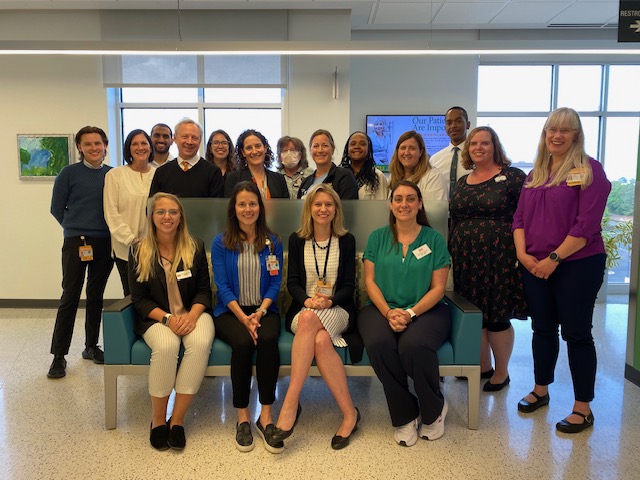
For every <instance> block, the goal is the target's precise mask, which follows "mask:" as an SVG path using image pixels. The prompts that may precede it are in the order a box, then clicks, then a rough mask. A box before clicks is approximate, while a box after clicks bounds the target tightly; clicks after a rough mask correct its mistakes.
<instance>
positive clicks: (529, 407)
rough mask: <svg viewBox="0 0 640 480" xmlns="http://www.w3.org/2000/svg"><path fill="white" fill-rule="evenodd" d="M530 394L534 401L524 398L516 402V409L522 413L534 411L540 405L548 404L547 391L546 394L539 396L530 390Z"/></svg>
mask: <svg viewBox="0 0 640 480" xmlns="http://www.w3.org/2000/svg"><path fill="white" fill-rule="evenodd" d="M531 395H533V396H534V397H536V401H535V402H528V401H526V400H525V399H524V398H523V399H522V400H520V401H519V402H518V410H519V411H521V412H522V413H531V412H535V411H536V410H537V409H539V408H540V407H544V406H545V405H549V399H550V398H549V393H548V392H547V394H546V395H543V396H540V395H538V394H537V393H536V392H531Z"/></svg>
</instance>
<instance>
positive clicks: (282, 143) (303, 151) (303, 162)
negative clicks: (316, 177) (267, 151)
mask: <svg viewBox="0 0 640 480" xmlns="http://www.w3.org/2000/svg"><path fill="white" fill-rule="evenodd" d="M289 142H291V143H293V146H294V147H295V149H296V150H298V151H299V152H300V163H298V169H300V170H304V169H305V168H309V160H308V159H307V147H305V146H304V143H303V142H302V140H300V139H299V138H296V137H289V136H287V135H285V136H284V137H281V138H280V140H278V144H277V145H276V163H275V167H276V169H278V170H281V169H282V168H284V167H283V166H282V163H281V162H280V154H281V153H282V150H284V147H286V146H287V144H288V143H289Z"/></svg>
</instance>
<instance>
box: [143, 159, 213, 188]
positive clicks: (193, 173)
mask: <svg viewBox="0 0 640 480" xmlns="http://www.w3.org/2000/svg"><path fill="white" fill-rule="evenodd" d="M157 192H165V193H172V194H174V195H177V196H178V197H222V194H223V193H224V179H223V178H222V172H221V171H220V169H219V168H218V167H216V166H215V165H214V164H213V163H210V162H207V161H206V160H205V159H204V158H202V157H200V160H199V161H198V162H197V163H196V164H195V165H194V166H193V167H191V168H190V169H189V170H187V171H186V172H185V171H184V170H182V167H181V166H180V165H179V164H178V160H177V159H176V160H173V161H171V162H167V163H165V164H164V165H161V166H159V167H158V169H157V170H156V173H155V175H154V176H153V180H152V182H151V189H150V190H149V196H150V197H152V196H153V195H154V194H155V193H157Z"/></svg>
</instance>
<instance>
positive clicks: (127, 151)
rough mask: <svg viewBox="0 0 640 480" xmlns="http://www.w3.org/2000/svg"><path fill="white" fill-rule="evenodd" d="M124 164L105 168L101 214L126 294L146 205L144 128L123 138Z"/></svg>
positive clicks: (148, 158)
mask: <svg viewBox="0 0 640 480" xmlns="http://www.w3.org/2000/svg"><path fill="white" fill-rule="evenodd" d="M123 153H124V156H123V158H124V161H125V162H126V163H127V164H126V165H122V166H121V167H118V168H113V169H111V170H109V172H108V173H107V175H106V177H105V180H104V218H105V220H106V221H107V225H109V231H110V232H111V248H112V249H113V254H114V257H115V260H116V267H118V273H119V274H120V280H121V281H122V289H123V290H124V296H125V297H126V296H127V295H129V294H130V293H131V290H130V289H129V272H128V268H127V262H128V260H129V249H130V248H131V245H133V244H134V243H135V242H137V241H138V240H140V238H142V236H143V235H144V233H145V231H146V227H147V225H146V220H147V215H146V209H147V200H148V198H149V189H150V188H151V180H153V174H154V173H155V172H156V169H155V168H152V167H151V162H152V161H153V149H152V148H151V137H149V135H147V133H146V132H145V131H144V130H140V129H137V130H133V131H132V132H131V133H129V135H127V139H126V140H125V142H124V148H123Z"/></svg>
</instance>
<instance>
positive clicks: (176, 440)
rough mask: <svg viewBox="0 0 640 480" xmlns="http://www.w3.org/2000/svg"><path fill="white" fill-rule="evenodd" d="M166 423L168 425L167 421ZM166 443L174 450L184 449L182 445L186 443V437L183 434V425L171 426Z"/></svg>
mask: <svg viewBox="0 0 640 480" xmlns="http://www.w3.org/2000/svg"><path fill="white" fill-rule="evenodd" d="M167 425H169V423H168V422H167ZM167 444H168V445H169V446H170V447H171V448H173V449H174V450H184V447H185V446H186V445H187V439H186V437H185V435H184V427H183V426H182V425H174V426H173V427H171V429H170V430H169V435H168V438H167Z"/></svg>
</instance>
